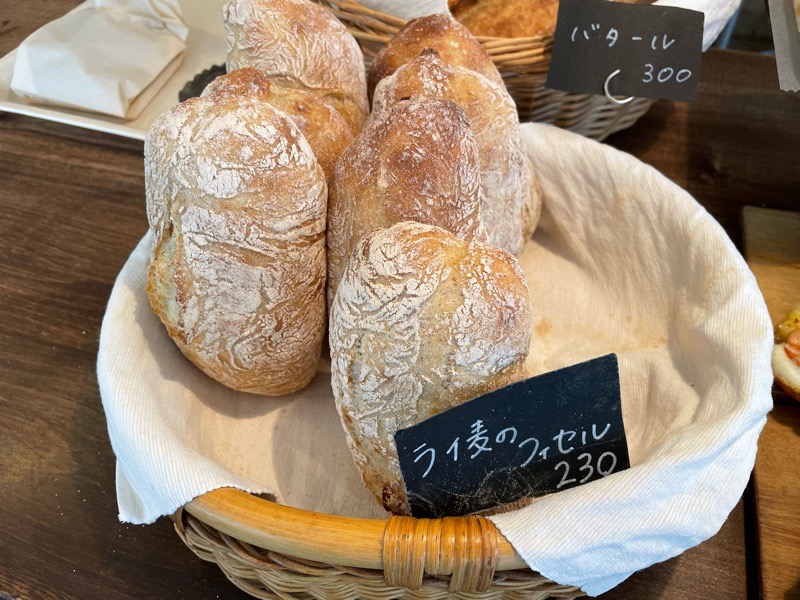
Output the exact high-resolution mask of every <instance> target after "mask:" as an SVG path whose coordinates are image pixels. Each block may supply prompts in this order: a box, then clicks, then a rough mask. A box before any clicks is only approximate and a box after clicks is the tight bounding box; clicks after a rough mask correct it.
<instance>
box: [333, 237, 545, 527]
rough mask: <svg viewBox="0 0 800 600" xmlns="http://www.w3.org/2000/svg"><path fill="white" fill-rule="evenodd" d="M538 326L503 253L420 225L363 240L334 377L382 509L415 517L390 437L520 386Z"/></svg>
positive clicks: (357, 454)
mask: <svg viewBox="0 0 800 600" xmlns="http://www.w3.org/2000/svg"><path fill="white" fill-rule="evenodd" d="M531 328H532V321H531V307H530V299H529V296H528V287H527V283H526V281H525V274H524V273H523V271H522V269H521V268H520V266H519V264H518V263H517V261H516V259H514V257H513V256H511V255H510V254H508V253H507V252H505V251H503V250H500V249H498V248H495V247H494V246H491V245H489V244H485V243H482V242H466V241H463V240H460V239H459V238H457V237H455V236H454V235H452V234H450V233H448V232H446V231H444V230H443V229H440V228H438V227H431V226H430V225H422V224H420V223H412V222H404V223H400V224H397V225H394V226H393V227H390V228H389V229H383V230H380V231H376V232H373V233H371V234H369V235H367V236H366V237H364V238H363V239H362V240H361V241H360V242H359V244H358V245H357V246H356V249H355V251H354V252H353V255H352V257H351V259H350V262H349V264H348V265H347V269H346V271H345V274H344V277H343V278H342V282H341V285H340V286H339V293H338V294H337V295H336V300H335V301H334V303H333V307H332V311H331V322H330V346H331V375H332V383H333V392H334V396H335V398H336V407H337V409H338V410H339V414H340V416H341V418H342V423H343V425H344V429H345V431H346V434H347V441H348V444H349V446H350V450H351V451H352V453H353V457H354V460H355V462H356V464H357V465H358V467H359V469H360V470H361V472H362V475H363V478H364V482H365V483H366V485H367V487H368V488H369V490H370V491H371V492H372V493H373V494H374V495H375V497H376V499H377V500H378V502H381V503H382V504H383V505H384V507H386V508H387V509H388V510H391V511H392V512H394V513H399V514H408V512H409V507H408V503H407V499H406V492H405V489H404V486H403V482H402V477H401V474H400V467H399V463H398V458H397V449H396V446H395V443H394V432H395V431H397V430H398V429H401V428H405V427H409V426H410V425H413V424H415V423H418V422H420V421H423V420H425V419H427V418H428V417H431V416H433V415H435V414H437V413H440V412H442V411H444V410H446V409H448V408H450V407H452V406H456V405H458V404H461V403H463V402H465V401H467V400H470V399H472V398H475V397H477V396H479V395H481V394H485V393H487V392H490V391H492V390H494V389H497V388H500V387H503V386H504V385H507V384H509V383H512V382H514V381H517V380H520V379H522V378H524V376H525V374H524V370H523V363H524V361H525V357H526V355H527V353H528V344H529V342H530V337H531Z"/></svg>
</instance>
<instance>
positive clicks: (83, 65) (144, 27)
mask: <svg viewBox="0 0 800 600" xmlns="http://www.w3.org/2000/svg"><path fill="white" fill-rule="evenodd" d="M187 33H188V30H187V28H186V25H185V24H184V22H183V19H182V16H181V11H180V8H179V6H178V2H177V0H127V1H126V0H94V1H93V2H87V3H85V4H84V5H82V6H81V7H79V8H78V9H77V10H74V11H72V12H70V13H67V14H66V15H64V16H63V17H61V18H60V19H56V20H55V21H52V22H50V23H48V24H47V25H45V26H44V27H42V28H40V29H38V30H37V31H35V32H34V33H32V34H31V35H30V36H29V37H28V38H27V39H25V41H23V42H22V44H21V45H20V46H19V48H18V49H17V56H16V60H15V62H14V73H13V76H12V79H11V89H12V91H13V92H14V93H15V94H17V95H19V96H21V97H23V98H25V99H26V100H28V101H30V102H34V103H37V104H47V105H56V106H65V107H69V108H77V109H80V110H86V111H92V112H98V113H103V114H106V115H111V116H114V117H119V118H124V119H135V118H136V117H137V116H138V115H139V113H141V111H142V110H143V109H144V107H145V106H147V104H148V103H149V102H150V101H151V100H152V99H153V98H154V97H155V95H156V94H157V93H158V91H159V90H160V89H161V87H162V86H163V85H164V83H166V82H167V80H169V78H170V77H171V76H172V75H173V74H174V73H175V71H176V70H177V69H178V66H179V65H180V61H181V59H182V57H183V51H184V50H185V49H186V44H185V40H186V36H187Z"/></svg>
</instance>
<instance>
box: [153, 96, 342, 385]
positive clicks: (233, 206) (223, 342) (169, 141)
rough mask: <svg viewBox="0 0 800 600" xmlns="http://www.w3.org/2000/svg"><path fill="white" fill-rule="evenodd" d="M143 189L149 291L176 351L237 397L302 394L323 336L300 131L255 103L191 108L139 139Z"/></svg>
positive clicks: (208, 100)
mask: <svg viewBox="0 0 800 600" xmlns="http://www.w3.org/2000/svg"><path fill="white" fill-rule="evenodd" d="M145 189H146V192H147V216H148V220H149V221H150V227H151V229H152V231H153V233H154V235H155V247H154V250H153V256H152V262H151V265H150V269H149V271H148V282H147V291H148V294H149V296H150V302H151V304H152V306H153V309H154V310H155V312H156V313H157V314H158V316H159V317H160V318H161V320H162V321H163V323H164V325H165V326H166V328H167V331H168V332H169V334H170V336H172V338H173V339H174V340H175V343H176V344H177V345H178V347H179V348H180V349H181V351H182V352H183V353H184V354H185V355H186V356H187V357H188V358H189V360H191V361H192V362H193V363H194V364H195V365H197V366H198V367H199V368H200V369H202V370H203V371H204V372H205V373H207V374H208V375H209V376H211V377H213V378H214V379H216V380H217V381H219V382H221V383H223V384H225V385H227V386H229V387H232V388H234V389H237V390H241V391H245V392H252V393H257V394H266V395H269V396H277V395H281V394H288V393H290V392H293V391H296V390H299V389H300V388H302V387H303V386H305V385H306V384H307V383H308V382H309V381H310V380H311V378H312V377H313V376H314V373H315V371H316V364H317V359H318V357H319V355H320V349H321V344H322V338H323V335H324V330H325V219H326V197H327V189H326V184H325V176H324V174H323V172H322V169H321V168H320V166H319V165H318V164H317V161H316V160H315V159H314V154H313V152H312V151H311V148H310V147H309V145H308V142H306V139H305V138H304V137H303V135H302V134H301V133H300V130H299V129H298V128H297V126H295V124H294V123H293V122H292V120H291V119H290V118H289V117H287V116H286V115H284V114H283V113H281V112H279V111H277V110H276V109H274V108H272V107H271V106H270V105H269V104H268V103H266V102H263V101H262V100H261V99H259V98H258V97H253V96H237V95H233V94H225V93H219V94H215V93H210V94H209V95H207V96H206V97H204V98H193V99H191V100H188V101H187V102H184V103H183V104H179V105H178V106H176V107H174V108H173V109H171V110H169V111H168V112H166V113H164V114H163V115H161V116H160V117H159V118H158V119H157V120H156V121H155V123H153V125H152V127H151V128H150V131H149V132H148V134H147V139H146V141H145Z"/></svg>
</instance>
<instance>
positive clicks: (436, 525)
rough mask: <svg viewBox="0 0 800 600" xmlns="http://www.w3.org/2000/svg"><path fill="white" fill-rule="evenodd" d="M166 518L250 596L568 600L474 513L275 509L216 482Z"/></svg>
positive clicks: (571, 591) (569, 591) (576, 593)
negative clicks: (359, 515)
mask: <svg viewBox="0 0 800 600" xmlns="http://www.w3.org/2000/svg"><path fill="white" fill-rule="evenodd" d="M172 519H173V521H174V523H175V529H176V530H177V532H178V535H180V537H181V539H182V540H183V541H184V542H185V543H186V545H187V546H189V548H191V549H192V551H193V552H194V553H195V554H197V556H199V557H200V558H202V559H203V560H207V561H211V562H215V563H217V564H218V565H219V566H220V568H221V569H222V571H223V572H224V573H225V575H227V577H228V579H230V580H231V581H232V582H233V583H234V584H235V585H236V586H238V587H239V588H241V589H242V590H244V591H245V592H247V593H248V594H250V595H252V596H255V597H256V598H319V599H325V600H327V599H341V600H354V599H356V598H374V599H380V600H388V599H390V598H409V599H411V598H415V599H427V598H430V599H434V598H465V599H466V598H488V599H496V600H500V599H507V600H512V599H523V598H527V599H531V600H544V599H545V598H565V599H566V598H578V597H580V596H583V595H584V594H583V593H582V592H581V591H580V589H578V588H576V587H568V586H562V585H558V584H556V583H554V582H552V581H550V580H549V579H547V578H546V577H542V576H541V575H538V574H537V573H533V572H532V571H530V570H528V569H527V568H526V566H525V563H524V562H523V561H522V559H521V558H520V557H519V555H518V554H517V553H516V552H515V551H514V549H513V548H512V547H511V545H510V544H509V543H508V542H507V541H506V539H505V538H504V537H503V536H502V535H501V534H500V533H499V532H498V531H497V529H496V528H495V526H494V524H493V523H492V522H491V521H489V520H488V519H485V518H483V517H453V518H445V519H438V520H432V519H413V518H410V517H391V518H390V519H389V520H387V521H380V520H376V519H353V518H347V517H340V516H334V515H326V514H320V513H315V512H311V511H306V510H300V509H297V508H291V507H288V506H282V505H279V504H276V503H274V502H271V501H269V500H264V499H261V498H258V497H256V496H251V495H250V494H247V493H245V492H242V491H239V490H234V489H230V488H223V489H218V490H214V491H211V492H208V493H207V494H204V495H203V496H200V497H199V498H196V499H194V500H192V501H191V502H190V503H189V504H187V505H186V506H184V507H183V508H182V509H180V510H179V511H178V512H176V513H175V514H174V515H173V516H172Z"/></svg>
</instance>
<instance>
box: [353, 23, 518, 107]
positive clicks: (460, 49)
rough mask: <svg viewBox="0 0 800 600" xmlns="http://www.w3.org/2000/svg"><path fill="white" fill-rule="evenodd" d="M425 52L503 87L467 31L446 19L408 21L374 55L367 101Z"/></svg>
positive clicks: (496, 72) (368, 82)
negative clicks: (381, 84)
mask: <svg viewBox="0 0 800 600" xmlns="http://www.w3.org/2000/svg"><path fill="white" fill-rule="evenodd" d="M427 48H431V49H433V50H436V51H437V52H438V53H439V56H441V58H442V60H444V61H445V62H447V63H450V64H451V65H458V66H461V67H465V68H467V69H470V70H472V71H475V72H477V73H480V74H481V75H484V76H485V77H488V78H489V79H491V80H492V81H496V82H497V83H500V84H502V83H503V78H502V77H500V73H498V71H497V68H496V67H495V66H494V63H493V62H492V59H491V58H490V57H489V55H488V54H487V53H486V50H484V49H483V46H481V44H480V42H478V40H476V39H475V38H474V37H473V35H472V34H471V33H470V32H469V31H468V30H467V28H466V27H464V26H462V25H460V24H459V23H458V22H457V21H455V20H453V19H452V18H450V17H449V16H447V15H429V16H427V17H421V18H419V19H414V20H413V21H409V22H408V23H407V24H406V25H405V26H404V27H403V28H402V29H401V30H400V31H398V32H397V33H396V34H395V36H394V37H393V38H392V39H391V40H389V43H388V44H386V46H384V47H383V48H382V49H381V51H380V52H378V54H376V55H375V58H374V59H373V60H372V64H371V65H370V68H369V77H368V81H367V88H368V90H369V97H370V99H371V98H372V94H373V93H374V91H375V86H376V85H378V82H379V81H380V80H381V79H383V78H384V77H388V76H389V75H391V74H392V73H394V72H395V71H396V70H397V69H399V68H400V67H401V66H403V65H404V64H406V63H407V62H408V61H410V60H412V59H413V58H416V57H417V56H419V55H420V53H421V52H422V51H423V50H425V49H427Z"/></svg>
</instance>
